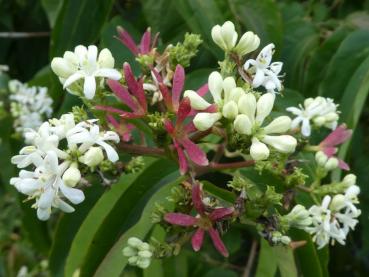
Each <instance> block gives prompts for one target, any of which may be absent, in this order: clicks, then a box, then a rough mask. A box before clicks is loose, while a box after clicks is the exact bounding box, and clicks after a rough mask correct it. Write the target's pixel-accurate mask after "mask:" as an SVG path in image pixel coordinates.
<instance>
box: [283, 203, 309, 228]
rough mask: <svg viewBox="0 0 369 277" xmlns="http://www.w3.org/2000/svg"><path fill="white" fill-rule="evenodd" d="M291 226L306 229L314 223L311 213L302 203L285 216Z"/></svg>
mask: <svg viewBox="0 0 369 277" xmlns="http://www.w3.org/2000/svg"><path fill="white" fill-rule="evenodd" d="M285 218H286V220H287V221H288V223H289V225H290V226H293V227H296V228H299V229H304V228H305V227H307V226H309V225H310V224H311V223H312V219H311V217H310V213H309V212H308V210H306V208H305V207H304V206H302V205H300V204H297V205H296V206H295V207H293V209H292V210H291V211H290V213H289V214H287V215H286V216H285Z"/></svg>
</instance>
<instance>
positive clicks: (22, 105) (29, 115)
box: [9, 80, 53, 135]
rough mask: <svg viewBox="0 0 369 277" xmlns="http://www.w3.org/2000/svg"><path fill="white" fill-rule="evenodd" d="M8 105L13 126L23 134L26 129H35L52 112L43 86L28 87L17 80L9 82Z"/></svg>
mask: <svg viewBox="0 0 369 277" xmlns="http://www.w3.org/2000/svg"><path fill="white" fill-rule="evenodd" d="M9 90H10V92H11V94H10V96H9V99H10V107H11V109H10V110H11V114H12V116H13V117H14V128H15V129H16V131H17V132H18V133H21V134H23V135H25V132H27V129H37V128H38V127H39V126H40V125H41V124H42V122H43V121H44V119H45V118H48V117H50V116H51V114H52V111H53V109H52V103H53V101H52V99H51V98H50V97H49V96H48V94H47V88H45V87H34V86H33V87H29V86H28V85H27V84H23V83H21V82H19V81H18V80H11V81H10V82H9Z"/></svg>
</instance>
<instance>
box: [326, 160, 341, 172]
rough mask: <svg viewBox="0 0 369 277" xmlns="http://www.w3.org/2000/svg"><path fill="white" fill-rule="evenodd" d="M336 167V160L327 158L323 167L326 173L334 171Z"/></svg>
mask: <svg viewBox="0 0 369 277" xmlns="http://www.w3.org/2000/svg"><path fill="white" fill-rule="evenodd" d="M337 167H338V159H337V158H334V157H331V158H329V159H328V161H327V163H326V164H325V166H324V168H325V170H327V171H331V170H333V169H336V168H337Z"/></svg>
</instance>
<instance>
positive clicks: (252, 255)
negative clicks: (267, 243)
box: [242, 240, 258, 277]
mask: <svg viewBox="0 0 369 277" xmlns="http://www.w3.org/2000/svg"><path fill="white" fill-rule="evenodd" d="M257 247H258V242H257V240H253V241H252V244H251V250H250V255H249V258H248V260H247V264H246V267H245V270H244V271H243V274H242V277H249V276H250V273H251V270H252V266H253V264H254V260H255V257H256V250H257Z"/></svg>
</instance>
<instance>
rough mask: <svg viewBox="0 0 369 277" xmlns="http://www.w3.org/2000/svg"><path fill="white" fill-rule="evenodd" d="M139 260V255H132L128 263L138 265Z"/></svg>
mask: <svg viewBox="0 0 369 277" xmlns="http://www.w3.org/2000/svg"><path fill="white" fill-rule="evenodd" d="M137 262H138V256H132V257H130V258H129V259H128V263H129V264H130V265H137Z"/></svg>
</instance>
